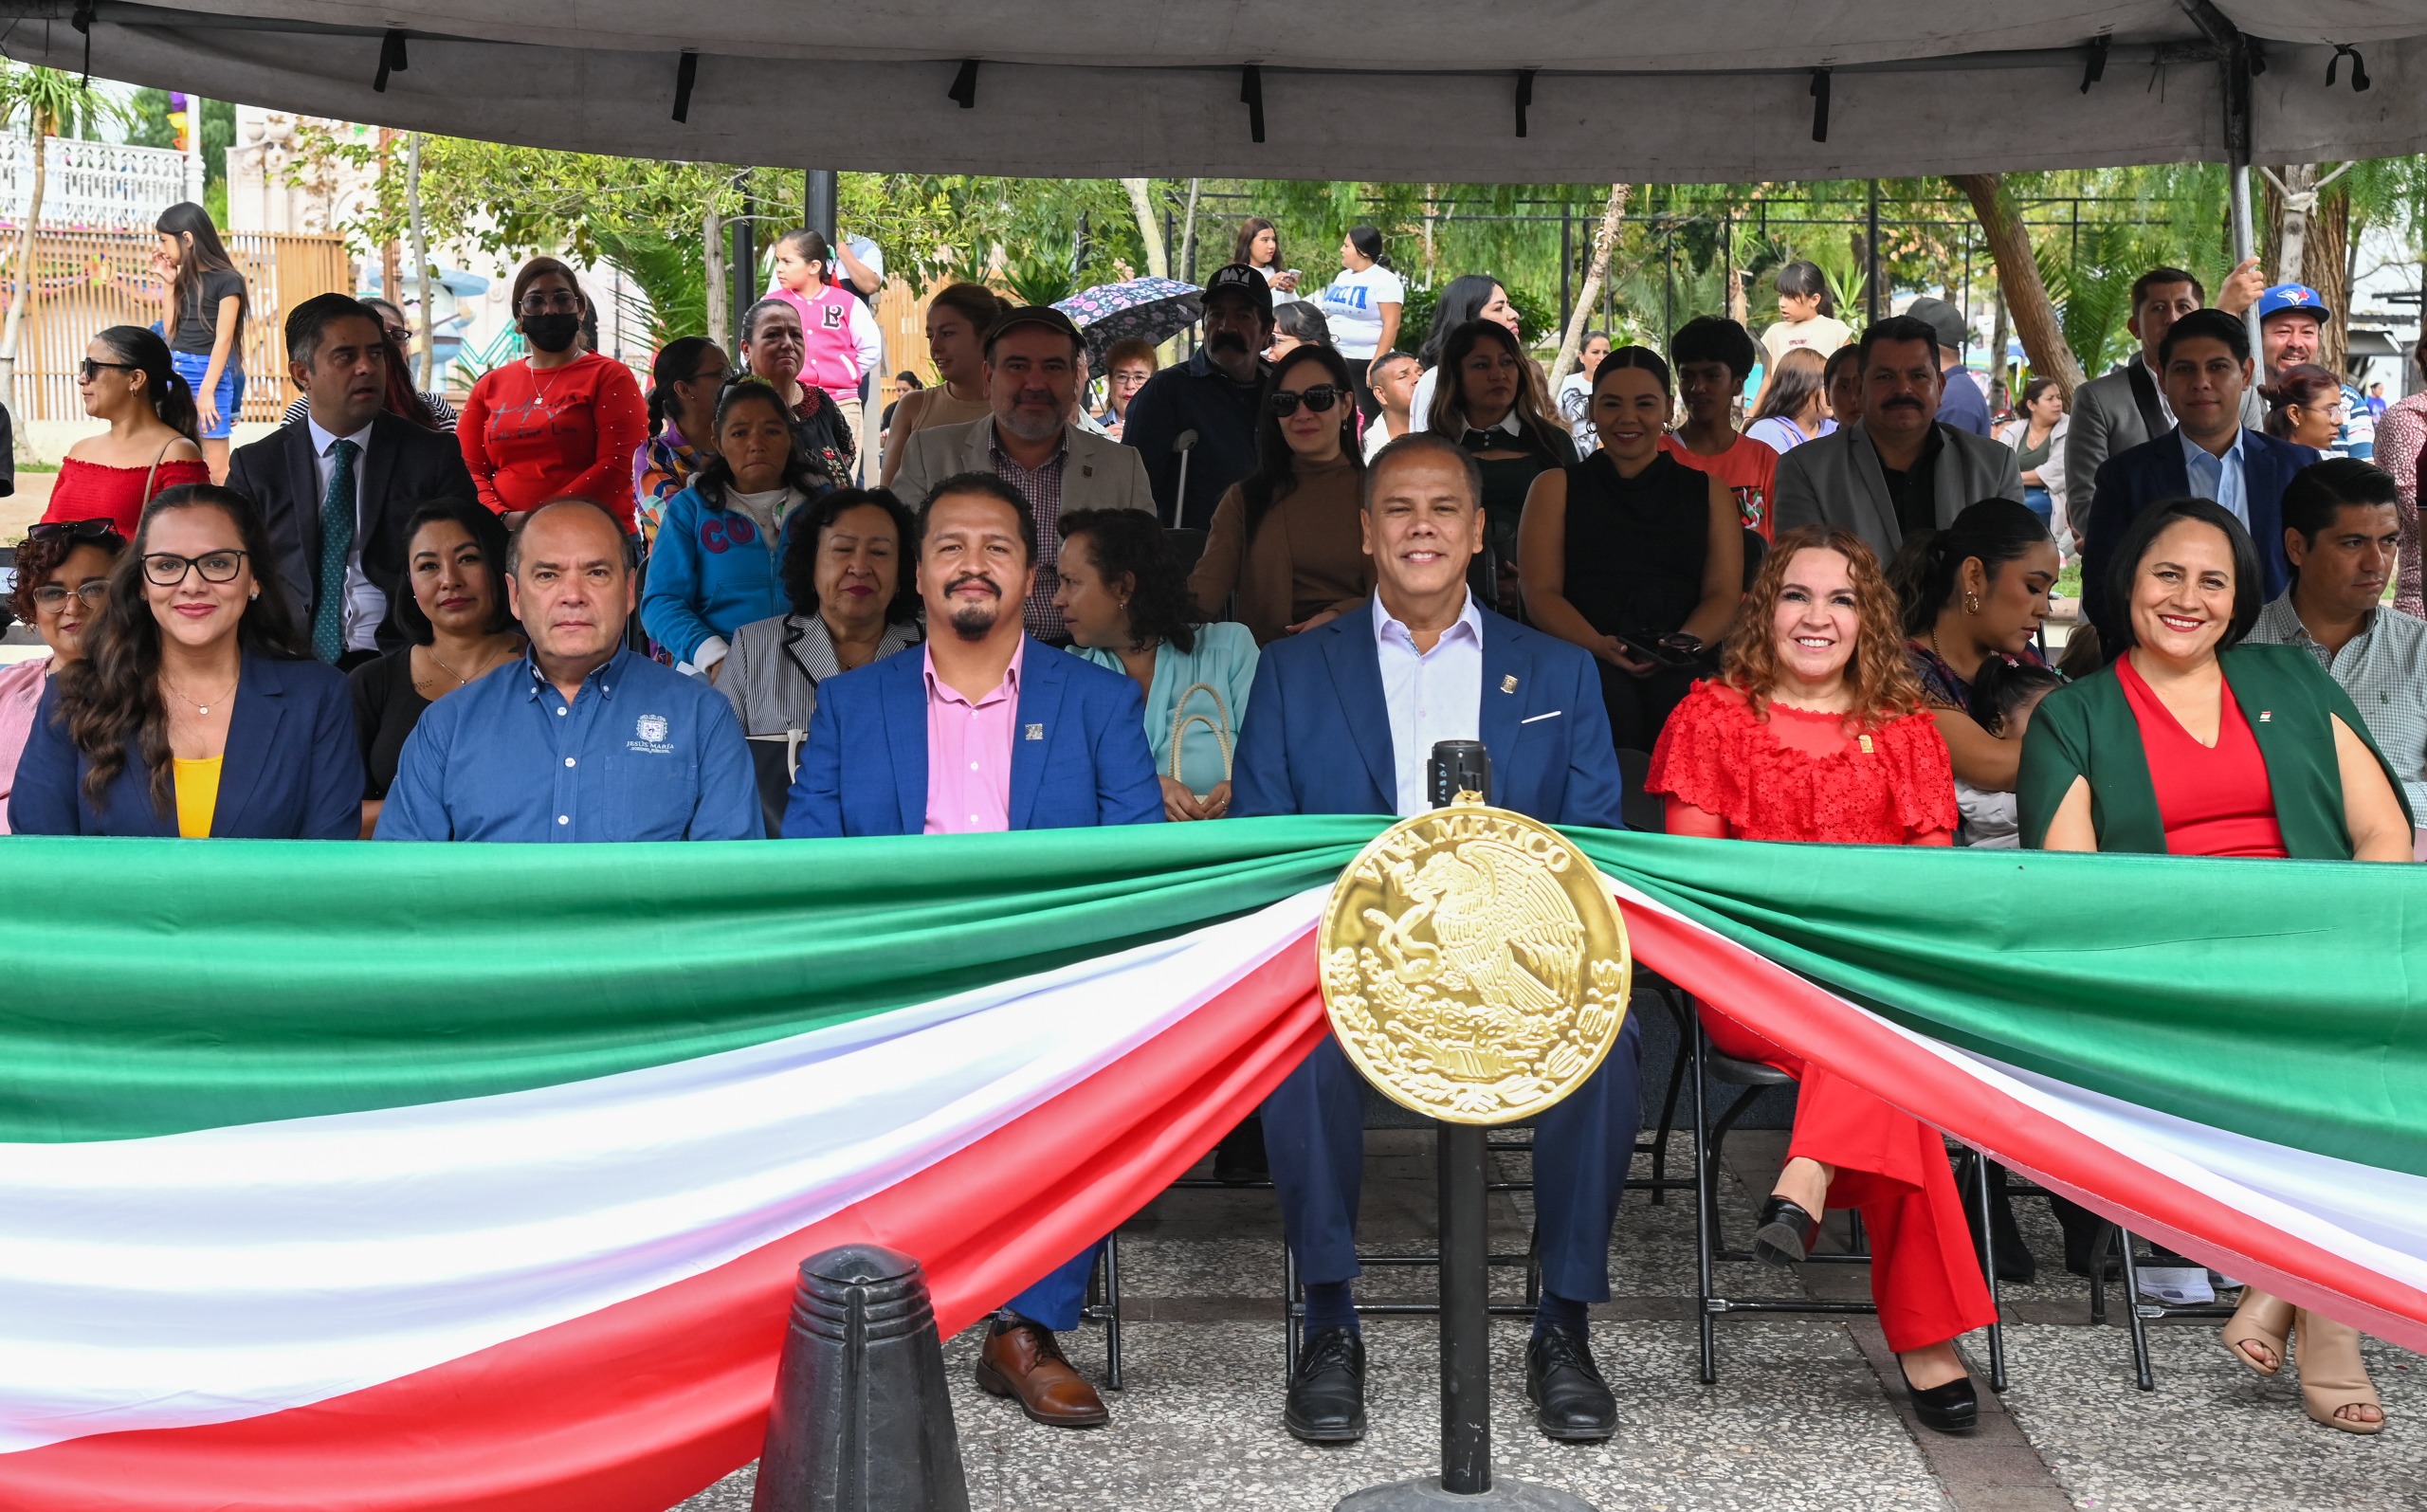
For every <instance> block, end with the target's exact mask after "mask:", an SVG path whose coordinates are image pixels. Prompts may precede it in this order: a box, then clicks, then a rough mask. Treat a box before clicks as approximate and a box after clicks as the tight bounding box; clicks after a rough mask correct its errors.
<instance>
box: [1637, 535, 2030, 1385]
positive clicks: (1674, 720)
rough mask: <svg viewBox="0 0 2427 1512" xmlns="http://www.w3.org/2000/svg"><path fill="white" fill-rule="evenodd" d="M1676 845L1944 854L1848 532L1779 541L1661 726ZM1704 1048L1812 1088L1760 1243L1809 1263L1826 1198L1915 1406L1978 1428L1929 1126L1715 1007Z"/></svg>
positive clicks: (1968, 1288) (1967, 1317) (1950, 1179)
mask: <svg viewBox="0 0 2427 1512" xmlns="http://www.w3.org/2000/svg"><path fill="white" fill-rule="evenodd" d="M1644 786H1645V788H1646V789H1648V790H1649V791H1651V792H1658V793H1664V794H1666V795H1667V796H1668V800H1669V804H1668V808H1669V832H1670V834H1690V835H1709V836H1714V837H1721V838H1733V839H1738V840H1811V841H1821V842H1825V843H1830V844H1835V845H1874V846H1943V845H1947V844H1949V843H1950V842H1951V840H1952V838H1953V835H1954V831H1955V827H1956V810H1955V778H1954V775H1953V774H1952V773H1951V772H1950V771H1949V769H1948V764H1947V755H1946V742H1945V741H1944V740H1943V738H1940V736H1939V733H1938V726H1937V724H1936V722H1935V721H1934V720H1932V718H1931V716H1930V713H1929V710H1928V708H1927V707H1926V706H1925V704H1924V702H1923V701H1922V692H1921V686H1920V684H1919V683H1917V682H1916V681H1915V679H1914V677H1913V673H1912V670H1911V668H1910V666H1909V665H1907V662H1906V659H1905V638H1904V636H1903V634H1902V633H1901V631H1900V628H1899V623H1898V612H1897V606H1896V594H1895V592H1894V591H1893V590H1892V589H1890V588H1889V586H1888V582H1887V578H1886V576H1885V574H1882V573H1881V571H1880V568H1879V561H1878V558H1877V557H1875V556H1872V555H1871V553H1870V548H1869V547H1867V546H1865V545H1864V544H1863V543H1862V542H1861V540H1859V539H1857V538H1856V537H1853V536H1852V535H1850V534H1848V533H1846V532H1844V531H1826V532H1824V531H1820V530H1816V529H1803V530H1796V531H1790V532H1788V533H1786V534H1785V535H1782V536H1780V537H1779V539H1778V542H1777V544H1776V545H1775V546H1773V547H1772V548H1771V551H1770V555H1769V556H1768V558H1767V559H1766V560H1765V561H1764V562H1763V563H1762V566H1761V575H1760V577H1759V578H1758V579H1756V580H1755V582H1754V584H1753V591H1752V592H1751V593H1750V594H1749V595H1748V596H1747V599H1746V602H1745V605H1744V609H1743V613H1742V614H1741V615H1740V616H1739V617H1738V619H1737V622H1736V628H1735V630H1734V632H1733V633H1732V634H1731V635H1730V636H1729V637H1728V642H1727V649H1726V653H1725V656H1724V660H1723V661H1722V663H1721V669H1720V675H1719V676H1718V677H1717V678H1716V679H1714V680H1712V681H1710V682H1706V683H1696V684H1695V685H1694V689H1693V691H1692V692H1691V693H1689V694H1688V695H1687V696H1686V700H1685V701H1684V702H1682V703H1680V704H1679V705H1678V706H1677V712H1676V713H1675V714H1673V715H1671V716H1670V719H1669V723H1668V726H1667V727H1666V728H1665V729H1664V730H1663V731H1662V732H1661V736H1660V743H1659V745H1658V747H1657V748H1656V749H1655V750H1654V751H1653V752H1652V754H1651V775H1650V777H1649V779H1648V780H1647V781H1646V782H1645V784H1644ZM1703 1025H1704V1028H1705V1029H1706V1031H1707V1032H1708V1033H1709V1035H1710V1038H1711V1043H1712V1044H1713V1045H1716V1046H1717V1047H1719V1048H1720V1050H1721V1051H1722V1052H1724V1053H1725V1054H1728V1055H1732V1056H1736V1057H1738V1058H1739V1059H1742V1060H1753V1061H1763V1062H1767V1063H1768V1064H1770V1065H1772V1066H1778V1067H1779V1069H1781V1070H1783V1071H1787V1072H1789V1073H1791V1074H1793V1075H1794V1076H1795V1077H1796V1079H1797V1081H1798V1082H1800V1083H1801V1084H1802V1087H1801V1095H1800V1096H1799V1097H1798V1099H1797V1105H1796V1114H1795V1133H1794V1137H1793V1139H1792V1140H1791V1141H1790V1143H1789V1144H1788V1146H1787V1153H1788V1159H1787V1163H1786V1168H1785V1169H1784V1170H1783V1171H1781V1172H1780V1173H1779V1179H1778V1184H1777V1186H1776V1187H1775V1188H1773V1189H1772V1192H1771V1195H1770V1198H1769V1201H1768V1202H1766V1203H1765V1204H1763V1205H1762V1208H1761V1231H1760V1232H1759V1233H1758V1234H1757V1235H1756V1236H1755V1239H1754V1249H1755V1252H1756V1253H1758V1254H1760V1255H1761V1258H1762V1259H1764V1260H1767V1261H1770V1262H1771V1263H1773V1264H1776V1265H1788V1264H1791V1263H1793V1262H1796V1261H1799V1260H1802V1259H1803V1258H1804V1257H1805V1255H1806V1253H1807V1252H1808V1250H1809V1248H1810V1246H1811V1244H1812V1241H1813V1238H1814V1236H1815V1235H1816V1232H1817V1230H1818V1227H1819V1221H1820V1214H1821V1213H1822V1211H1824V1210H1826V1209H1827V1208H1830V1207H1838V1208H1853V1209H1855V1210H1857V1211H1860V1212H1861V1213H1862V1216H1863V1222H1864V1224H1865V1225H1866V1226H1867V1228H1868V1229H1869V1230H1870V1251H1871V1261H1870V1289H1871V1296H1872V1298H1873V1299H1874V1300H1875V1301H1876V1302H1877V1303H1878V1304H1879V1326H1880V1329H1881V1331H1882V1332H1883V1333H1885V1334H1886V1335H1887V1336H1888V1347H1889V1348H1890V1349H1892V1350H1894V1351H1895V1352H1896V1357H1897V1359H1898V1361H1899V1362H1900V1363H1901V1364H1902V1365H1903V1367H1904V1371H1905V1379H1906V1383H1907V1386H1909V1387H1910V1388H1911V1391H1912V1396H1913V1406H1914V1409H1915V1412H1916V1414H1917V1415H1918V1416H1919V1417H1920V1418H1921V1420H1922V1421H1923V1422H1924V1423H1925V1424H1926V1425H1927V1426H1929V1427H1930V1428H1933V1429H1936V1430H1939V1431H1940V1432H1943V1433H1962V1432H1967V1431H1969V1430H1971V1429H1972V1428H1973V1427H1974V1426H1975V1423H1976V1421H1977V1418H1978V1415H1979V1412H1980V1398H1979V1396H1978V1394H1976V1393H1975V1392H1974V1390H1973V1386H1972V1380H1971V1377H1970V1375H1968V1374H1967V1373H1966V1372H1965V1371H1964V1368H1963V1362H1962V1358H1960V1357H1958V1356H1957V1355H1956V1353H1955V1339H1956V1338H1957V1337H1958V1336H1959V1335H1962V1334H1965V1333H1968V1332H1970V1331H1971V1330H1973V1329H1975V1328H1982V1327H1986V1326H1987V1325H1988V1324H1989V1323H1990V1322H1992V1321H1995V1316H1996V1315H1995V1311H1994V1309H1993V1308H1992V1306H1991V1304H1990V1301H1989V1288H1988V1285H1987V1284H1986V1283H1985V1282H1984V1281H1983V1280H1982V1279H1981V1276H1980V1262H1979V1260H1978V1259H1976V1258H1975V1257H1974V1255H1973V1251H1972V1237H1971V1231H1970V1230H1969V1229H1968V1228H1967V1227H1966V1226H1965V1224H1964V1221H1963V1206H1962V1201H1961V1199H1959V1198H1958V1197H1957V1195H1956V1192H1955V1177H1954V1174H1953V1172H1952V1171H1951V1170H1950V1169H1949V1168H1948V1166H1947V1161H1946V1147H1945V1146H1944V1145H1943V1143H1942V1142H1941V1141H1940V1138H1939V1135H1938V1132H1937V1131H1936V1130H1934V1129H1932V1128H1930V1127H1929V1126H1928V1125H1927V1124H1925V1123H1923V1122H1922V1121H1921V1120H1918V1119H1915V1118H1913V1117H1912V1116H1910V1115H1909V1114H1906V1113H1901V1112H1899V1111H1897V1110H1896V1109H1895V1108H1893V1107H1891V1106H1889V1104H1888V1103H1886V1102H1882V1101H1880V1100H1879V1099H1878V1098H1876V1097H1874V1096H1872V1095H1871V1094H1870V1093H1869V1092H1866V1091H1864V1090H1863V1089H1862V1088H1860V1087H1858V1086H1855V1085H1854V1084H1852V1083H1851V1082H1848V1081H1846V1080H1844V1079H1843V1078H1841V1077H1839V1076H1838V1075H1836V1074H1835V1073H1834V1072H1833V1071H1831V1070H1830V1069H1829V1068H1828V1067H1826V1066H1816V1065H1812V1064H1810V1063H1807V1062H1805V1061H1804V1060H1803V1059H1802V1058H1801V1057H1799V1056H1797V1055H1795V1054H1793V1053H1791V1052H1789V1051H1787V1050H1785V1049H1783V1048H1781V1047H1779V1046H1776V1045H1773V1044H1771V1043H1770V1042H1769V1041H1768V1040H1766V1039H1763V1038H1761V1036H1760V1035H1757V1034H1753V1033H1750V1032H1748V1031H1747V1030H1745V1029H1743V1028H1742V1027H1740V1026H1738V1025H1737V1024H1735V1023H1733V1022H1731V1021H1730V1020H1728V1019H1726V1018H1724V1017H1723V1016H1721V1015H1720V1014H1718V1013H1715V1012H1708V1011H1706V1013H1705V1015H1704V1019H1703Z"/></svg>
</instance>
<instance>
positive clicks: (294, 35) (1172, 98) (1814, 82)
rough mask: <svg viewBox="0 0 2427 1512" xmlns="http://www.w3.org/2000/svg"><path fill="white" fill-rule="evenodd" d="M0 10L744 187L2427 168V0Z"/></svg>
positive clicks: (174, 77) (447, 127)
mask: <svg viewBox="0 0 2427 1512" xmlns="http://www.w3.org/2000/svg"><path fill="white" fill-rule="evenodd" d="M0 18H6V19H0V50H5V51H6V52H7V53H8V54H9V56H11V57H14V58H17V59H20V60H24V61H29V62H39V63H45V64H51V65H52V66H55V67H61V68H67V69H81V68H84V67H85V66H87V64H88V63H89V66H90V68H91V69H92V71H94V72H96V73H100V74H103V75H106V76H108V77H110V78H114V79H123V80H130V81H134V82H138V83H149V84H155V85H158V86H161V87H166V88H179V89H186V90H190V91H192V92H195V93H199V94H203V95H208V96H210V97H212V98H217V99H231V100H245V101H247V102H250V103H255V104H262V105H268V106H273V107H278V108H283V109H288V110H294V111H299V112H305V113H310V114H314V115H323V116H334V117H338V118H345V119H351V120H360V121H370V122H376V123H379V124H383V125H389V126H394V127H399V128H405V129H417V130H425V131H432V132H445V133H449V134H453V135H458V136H470V137H484V138H489V139H493V140H499V141H509V142H519V143H525V144H529V145H535V146H550V147H559V148H577V149H582V150H586V151H591V152H600V153H614V154H626V155H639V156H648V157H661V158H679V159H698V160H705V161H716V162H733V163H751V164H760V165H769V166H793V167H800V166H811V165H813V166H815V167H819V168H855V169H868V170H885V171H903V172H932V173H958V172H970V173H1009V174H1020V175H1031V176H1063V175H1087V176H1117V175H1124V174H1149V175H1177V176H1187V175H1193V174H1202V175H1211V176H1254V177H1297V178H1315V179H1348V178H1372V179H1399V180H1409V179H1433V180H1448V181H1461V180H1464V181H1478V180H1480V181H1503V182H1561V181H1566V182H1585V181H1597V182H1610V181H1613V180H1616V179H1628V180H1633V181H1637V182H1642V181H1670V182H1708V181H1719V180H1748V179H1793V178H1822V177H1854V176H1866V175H1883V174H1912V173H1967V172H1985V171H1994V170H2020V169H2032V168H2054V167H2092V166H2103V165H2112V164H2124V163H2140V162H2159V161H2185V160H2199V159H2206V160H2231V159H2240V160H2244V161H2247V160H2250V158H2253V157H2254V158H2255V160H2256V161H2259V162H2307V161H2315V160H2318V159H2322V158H2341V157H2347V156H2377V155H2393V154H2400V153H2409V152H2416V151H2418V150H2420V149H2421V148H2422V147H2427V0H2214V3H2211V0H2104V3H2102V0H1998V3H1997V4H1995V5H1989V4H1984V3H1975V4H1966V5H1951V4H1948V3H1946V0H1696V3H1691V4H1668V5H1649V4H1643V3H1640V0H1515V3H1506V0H1500V3H1495V0H1481V3H1473V0H1354V3H1344V0H1180V3H1178V4H1169V3H1166V4H1159V5H1158V4H1153V3H1145V4H1141V3H1140V0H891V3H889V4H885V5H881V6H851V5H847V4H841V3H836V0H715V3H706V4H702V3H694V4H669V3H666V0H415V3H387V0H382V3H379V4H373V3H367V0H232V3H231V4H219V3H212V0H161V3H153V4H135V3H131V0H0ZM2354 49H2356V55H2355V52H2354ZM88 52H89V57H88ZM2329 77H2330V78H2331V82H2329ZM2363 80H2364V82H2365V84H2366V87H2365V88H2358V87H2355V85H2357V84H2359V83H2360V82H2362V81H2363Z"/></svg>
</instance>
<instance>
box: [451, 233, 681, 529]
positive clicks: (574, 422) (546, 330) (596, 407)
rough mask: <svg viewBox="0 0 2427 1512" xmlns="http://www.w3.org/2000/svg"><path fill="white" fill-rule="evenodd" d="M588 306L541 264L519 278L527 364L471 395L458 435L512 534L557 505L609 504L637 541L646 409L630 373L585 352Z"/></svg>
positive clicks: (518, 315) (493, 373) (484, 498)
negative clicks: (635, 460)
mask: <svg viewBox="0 0 2427 1512" xmlns="http://www.w3.org/2000/svg"><path fill="white" fill-rule="evenodd" d="M589 310H590V301H587V300H585V299H583V298H582V294H581V285H580V284H579V283H577V282H575V280H574V276H573V269H571V268H569V267H567V266H565V265H564V264H562V263H559V262H557V260H556V259H555V258H553V257H535V258H533V259H532V260H531V261H530V262H528V263H525V264H522V271H520V273H517V274H515V275H514V312H515V322H516V324H517V325H518V326H520V329H521V332H522V339H523V340H525V341H527V342H529V343H530V346H531V355H529V356H527V357H524V358H522V359H521V360H520V361H517V362H508V363H505V364H503V365H502V366H501V367H495V368H491V369H490V370H489V371H488V372H487V373H484V374H482V376H481V381H480V382H478V383H476V384H474V385H472V393H471V397H470V398H468V399H466V400H465V401H464V413H463V417H462V419H461V421H460V422H459V423H458V425H457V426H456V430H455V435H456V439H457V440H459V441H461V442H462V443H463V445H464V465H465V466H466V467H469V468H470V469H471V471H472V483H473V485H474V486H475V487H477V488H478V489H479V490H480V493H481V502H482V503H484V504H486V505H488V506H489V508H490V509H491V510H493V511H495V512H496V513H497V514H499V515H501V516H502V517H504V519H505V523H506V528H507V529H509V530H511V529H514V528H516V527H518V526H520V524H521V523H522V517H523V516H524V515H526V514H529V513H530V512H531V511H532V510H533V509H536V508H538V506H539V505H540V504H543V503H545V502H547V501H549V500H551V499H557V498H562V497H563V496H565V495H567V494H572V495H575V496H576V497H579V498H582V499H588V500H593V501H596V502H598V503H600V504H603V505H605V506H606V507H607V509H608V510H609V511H610V512H611V513H612V514H613V515H614V516H615V518H616V519H617V520H618V521H620V522H621V523H622V525H623V527H624V534H625V535H627V536H630V535H632V534H633V533H634V531H635V528H636V527H635V523H634V519H633V514H632V489H631V473H630V468H631V465H632V452H633V451H634V450H635V449H636V448H637V447H638V446H640V444H641V443H642V442H644V441H646V440H648V405H647V404H646V403H644V402H643V400H642V399H641V386H640V385H639V384H638V383H637V382H635V381H634V380H633V378H632V371H631V369H630V368H627V367H625V366H624V365H623V364H622V363H620V362H617V361H615V360H614V359H613V358H611V357H603V356H600V355H598V354H597V353H595V352H586V351H584V350H582V345H581V320H582V317H583V316H584V315H586V314H588V313H589Z"/></svg>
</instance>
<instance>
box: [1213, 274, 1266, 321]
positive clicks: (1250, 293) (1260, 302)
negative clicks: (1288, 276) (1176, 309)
mask: <svg viewBox="0 0 2427 1512" xmlns="http://www.w3.org/2000/svg"><path fill="white" fill-rule="evenodd" d="M1216 294H1237V295H1241V296H1243V297H1245V298H1246V300H1247V301H1248V302H1249V303H1250V304H1253V305H1254V306H1255V307H1256V310H1257V312H1258V313H1259V314H1261V315H1262V316H1263V317H1264V318H1265V319H1268V320H1269V319H1272V285H1271V284H1269V283H1268V282H1265V281H1264V275H1263V274H1261V273H1259V272H1257V271H1256V270H1255V269H1253V268H1251V267H1250V266H1248V265H1247V264H1245V263H1231V264H1225V265H1223V266H1221V267H1218V268H1215V269H1214V270H1213V277H1212V278H1210V279H1207V280H1206V281H1205V302H1206V303H1208V304H1211V303H1213V296H1215V295H1216Z"/></svg>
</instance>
